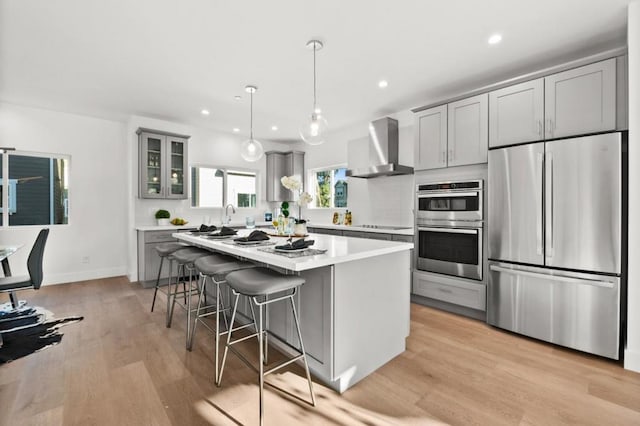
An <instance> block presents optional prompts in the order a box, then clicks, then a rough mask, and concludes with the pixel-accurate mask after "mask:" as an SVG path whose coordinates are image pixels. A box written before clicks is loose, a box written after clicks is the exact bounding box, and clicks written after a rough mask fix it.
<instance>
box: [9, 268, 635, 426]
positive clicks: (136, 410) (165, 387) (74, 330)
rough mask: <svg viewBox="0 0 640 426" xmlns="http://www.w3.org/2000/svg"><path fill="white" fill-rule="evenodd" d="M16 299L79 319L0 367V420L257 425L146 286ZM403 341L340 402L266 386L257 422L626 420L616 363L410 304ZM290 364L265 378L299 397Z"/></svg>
mask: <svg viewBox="0 0 640 426" xmlns="http://www.w3.org/2000/svg"><path fill="white" fill-rule="evenodd" d="M21 296H22V297H21V298H23V299H26V300H28V301H29V302H30V303H31V304H33V305H38V306H42V307H44V308H46V309H48V310H50V311H52V312H54V313H55V314H56V316H57V317H63V316H67V315H84V316H85V320H84V321H82V322H80V323H77V324H72V325H69V326H67V327H64V328H63V329H62V331H63V332H64V338H63V340H62V343H61V344H60V345H58V346H56V347H53V348H51V349H47V350H45V351H42V352H39V353H36V354H33V355H30V356H28V357H25V358H22V359H20V360H17V361H14V362H12V363H10V364H6V365H3V366H0V424H2V425H21V424H26V425H58V424H65V425H168V424H173V425H201V424H215V425H237V424H245V425H253V424H257V411H258V409H257V398H258V392H257V384H256V376H255V375H254V373H253V372H252V371H251V370H249V369H248V368H247V367H245V366H244V365H243V364H241V363H240V362H239V361H237V359H236V358H235V357H231V358H230V359H229V363H228V369H227V372H226V373H225V378H224V381H223V386H222V388H217V387H216V386H215V385H214V384H213V362H212V348H213V345H212V338H211V335H210V334H208V333H206V332H204V331H203V330H200V331H201V332H200V333H199V335H198V339H197V343H196V344H195V348H194V350H193V352H187V351H186V350H185V348H184V318H185V314H184V312H183V311H181V310H176V316H175V318H174V326H173V327H172V328H171V329H167V328H165V326H164V304H163V303H162V302H163V301H164V299H160V304H159V306H158V307H157V308H156V312H154V313H150V312H149V307H150V303H151V296H152V290H151V289H142V288H141V287H140V286H139V285H138V284H137V283H133V284H131V283H129V282H128V280H127V279H126V278H123V277H119V278H111V279H105V280H95V281H88V282H82V283H74V284H67V285H58V286H50V287H45V288H43V289H41V290H39V291H37V292H25V293H23V294H22V295H21ZM371 338H375V336H371ZM407 347H408V348H407V351H406V352H404V353H403V354H402V355H400V356H398V357H397V358H395V359H394V360H392V361H391V362H389V363H388V364H387V365H385V366H383V367H382V368H380V369H379V370H378V371H377V372H375V373H374V374H372V375H371V376H369V377H367V378H366V379H364V380H363V381H361V382H360V383H358V384H357V385H356V386H354V387H353V388H351V389H350V390H348V391H347V392H345V393H344V394H343V395H338V394H336V393H335V392H333V391H331V390H328V389H327V388H324V387H322V386H321V385H320V384H318V383H317V384H316V387H315V389H316V392H317V396H318V404H317V406H316V407H315V408H312V407H310V406H308V405H305V404H304V403H302V402H299V401H297V400H295V399H293V398H290V397H288V396H286V395H285V394H283V393H280V392H278V391H275V390H272V389H270V388H268V390H267V395H266V414H265V416H266V424H267V425H295V424H305V425H325V424H341V425H386V424H402V425H406V424H416V425H432V424H443V423H449V424H461V425H469V424H479V425H502V424H509V425H554V424H580V425H589V424H592V425H640V374H636V373H633V372H629V371H626V370H624V369H622V367H621V366H620V365H619V364H618V363H615V362H611V361H607V360H604V359H601V358H597V357H593V356H588V355H585V354H581V353H578V352H574V351H570V350H565V349H561V348H558V347H555V346H552V345H548V344H545V343H540V342H537V341H534V340H530V339H526V338H523V337H519V336H515V335H512V334H509V333H506V332H503V331H500V330H497V329H493V328H490V327H488V326H487V325H486V324H484V323H481V322H478V321H474V320H469V319H466V318H463V317H459V316H455V315H452V314H448V313H444V312H441V311H437V310H433V309H429V308H426V307H423V306H419V305H412V306H411V336H410V337H409V339H408V340H407ZM294 370H295V371H294V372H284V373H282V374H277V375H274V376H270V378H269V379H268V380H271V381H272V382H274V383H277V384H278V385H280V386H282V387H285V388H287V389H291V390H292V391H294V392H296V393H297V394H299V395H301V396H302V397H306V395H307V394H306V393H305V390H306V382H305V381H304V379H303V378H302V377H301V376H300V375H298V373H299V369H298V368H297V367H295V368H294Z"/></svg>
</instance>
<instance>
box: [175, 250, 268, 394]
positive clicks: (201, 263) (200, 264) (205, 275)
mask: <svg viewBox="0 0 640 426" xmlns="http://www.w3.org/2000/svg"><path fill="white" fill-rule="evenodd" d="M194 266H195V268H196V269H197V270H198V271H199V272H200V276H201V277H202V281H201V285H200V294H199V296H198V308H197V309H196V315H195V319H194V322H193V328H192V330H191V337H190V339H189V344H188V345H187V349H188V350H191V348H192V347H193V340H194V338H195V334H196V330H197V327H198V323H199V322H201V323H202V325H204V326H205V327H206V328H208V329H209V330H210V331H211V332H213V333H214V335H215V345H216V346H215V378H216V382H217V381H218V374H219V361H218V359H219V342H220V336H222V335H224V334H226V333H228V332H229V324H228V322H227V316H226V312H227V311H228V310H229V306H227V305H225V303H224V298H223V296H222V292H221V291H220V285H221V284H224V283H226V280H225V278H226V275H227V274H228V273H230V272H233V271H238V270H242V269H248V268H254V267H256V266H257V265H256V264H255V263H251V262H245V261H242V260H239V259H237V258H235V257H231V256H227V255H223V254H212V255H209V256H204V257H201V258H199V259H197V260H196V261H195V262H194ZM208 279H210V280H211V281H212V282H213V284H214V285H215V294H216V297H215V303H214V304H212V305H207V306H202V301H203V300H206V299H205V294H206V286H207V280H208ZM212 308H213V311H209V309H212ZM252 312H253V310H252ZM221 313H222V318H223V319H224V322H225V331H224V332H221V331H220V314H221ZM211 315H215V316H216V318H215V325H214V326H213V328H211V327H209V325H207V323H205V322H204V321H203V319H204V318H205V317H208V316H211ZM253 323H254V324H255V316H254V319H253Z"/></svg>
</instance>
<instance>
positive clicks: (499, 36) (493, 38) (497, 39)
mask: <svg viewBox="0 0 640 426" xmlns="http://www.w3.org/2000/svg"><path fill="white" fill-rule="evenodd" d="M501 41H502V34H494V35H492V36H491V37H489V40H487V42H488V43H489V44H498V43H500V42H501Z"/></svg>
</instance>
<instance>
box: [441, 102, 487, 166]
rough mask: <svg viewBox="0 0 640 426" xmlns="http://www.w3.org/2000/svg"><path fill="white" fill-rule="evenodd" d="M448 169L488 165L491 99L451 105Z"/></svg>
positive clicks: (449, 112) (449, 113) (449, 111)
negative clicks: (450, 167) (480, 164)
mask: <svg viewBox="0 0 640 426" xmlns="http://www.w3.org/2000/svg"><path fill="white" fill-rule="evenodd" d="M447 115H448V130H449V131H448V139H447V141H448V152H447V165H448V166H463V165H467V164H478V163H486V162H487V148H488V137H489V134H488V125H489V123H488V121H489V96H488V94H487V93H483V94H481V95H478V96H472V97H470V98H466V99H462V100H459V101H456V102H452V103H450V104H449V105H448V111H447Z"/></svg>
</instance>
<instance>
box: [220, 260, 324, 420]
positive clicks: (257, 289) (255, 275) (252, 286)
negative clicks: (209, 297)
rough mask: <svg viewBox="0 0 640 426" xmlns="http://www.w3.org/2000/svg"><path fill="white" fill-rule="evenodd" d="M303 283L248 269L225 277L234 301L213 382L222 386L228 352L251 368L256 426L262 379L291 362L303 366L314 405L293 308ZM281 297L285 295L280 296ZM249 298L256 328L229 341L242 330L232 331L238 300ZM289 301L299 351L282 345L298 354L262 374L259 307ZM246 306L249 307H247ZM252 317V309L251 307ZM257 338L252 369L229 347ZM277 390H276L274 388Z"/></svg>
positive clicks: (262, 334)
mask: <svg viewBox="0 0 640 426" xmlns="http://www.w3.org/2000/svg"><path fill="white" fill-rule="evenodd" d="M304 283H305V279H304V278H302V277H300V276H296V275H283V274H280V273H278V272H276V271H273V270H271V269H267V268H262V267H260V268H252V269H243V270H240V271H235V272H231V273H229V274H228V275H227V284H228V285H229V287H231V290H232V292H233V294H234V295H235V300H234V302H233V313H232V314H231V328H230V329H229V332H228V333H227V344H226V346H225V348H224V355H223V356H222V365H221V367H220V376H219V379H218V381H217V383H216V384H217V385H218V386H220V385H221V383H222V374H223V373H224V366H225V362H226V360H227V353H228V351H229V350H231V351H232V352H233V353H234V354H236V355H237V356H238V358H240V359H241V360H242V361H243V362H244V363H245V364H247V365H248V366H249V367H251V368H253V369H254V370H256V371H257V372H258V383H259V390H260V425H261V426H262V424H263V420H264V396H263V393H264V383H265V382H264V377H265V376H266V375H268V374H270V373H273V372H275V371H277V370H279V369H281V368H283V367H285V366H287V365H289V364H291V363H293V362H295V361H298V360H302V362H303V364H304V369H305V373H306V376H307V382H308V383H309V393H310V394H311V402H310V404H311V405H312V406H315V405H316V401H315V395H314V393H313V382H312V381H311V374H310V373H309V364H308V363H307V356H306V352H305V350H304V343H303V341H302V333H301V332H300V321H299V319H298V312H297V310H296V306H295V303H294V299H293V298H294V296H295V295H296V293H297V291H298V289H299V288H300V286H301V285H303V284H304ZM275 293H279V294H278V296H277V297H275V298H273V299H270V298H269V296H270V295H273V294H275ZM282 293H286V294H284V295H282ZM241 295H242V296H247V297H249V300H250V302H251V303H252V304H253V305H256V306H257V307H258V315H257V316H256V315H254V317H257V326H256V332H255V333H254V334H252V335H249V336H244V337H240V338H237V339H236V340H232V335H233V332H235V331H236V330H238V329H241V328H244V327H246V326H242V327H238V328H234V327H233V324H234V322H235V317H236V313H237V311H238V300H239V297H240V296H241ZM286 300H289V302H290V304H291V310H292V312H293V319H294V322H295V326H296V331H297V335H298V342H299V344H300V348H299V349H298V348H295V347H294V346H293V345H291V344H290V343H289V342H286V341H285V342H284V343H285V344H286V345H287V346H288V347H290V348H292V349H295V350H297V351H298V353H299V354H298V355H297V356H294V357H293V358H290V359H288V360H286V361H283V362H280V363H279V364H277V365H275V366H273V367H270V368H269V369H267V370H266V371H265V365H264V364H265V361H264V360H265V358H264V353H265V352H266V351H265V337H266V335H267V333H268V330H265V329H264V319H265V318H264V316H263V307H265V308H266V307H267V306H268V305H270V304H271V303H276V302H280V301H286ZM250 306H252V305H251V304H250ZM252 313H253V307H252ZM272 336H273V337H275V338H278V339H280V338H279V337H278V336H277V335H276V334H272ZM252 337H257V339H258V367H257V368H256V367H255V366H253V365H252V364H251V363H250V362H249V361H248V359H247V358H246V357H245V356H244V355H242V353H241V352H239V351H238V350H236V349H235V348H234V347H233V345H234V344H236V343H240V342H243V341H245V340H247V339H249V338H252ZM268 384H269V385H270V386H272V387H276V386H275V385H273V384H270V383H268ZM276 388H277V387H276Z"/></svg>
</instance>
